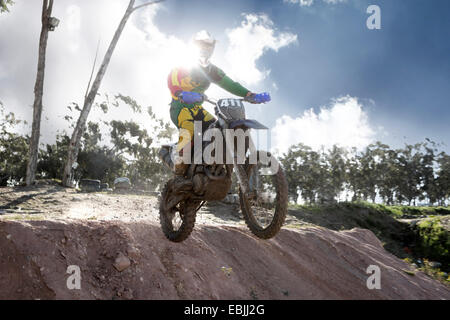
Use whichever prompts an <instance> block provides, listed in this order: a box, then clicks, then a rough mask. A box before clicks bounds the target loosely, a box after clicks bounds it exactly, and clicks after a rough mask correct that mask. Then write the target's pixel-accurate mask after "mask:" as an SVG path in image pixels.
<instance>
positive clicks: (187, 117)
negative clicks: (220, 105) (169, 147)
mask: <svg viewBox="0 0 450 320" xmlns="http://www.w3.org/2000/svg"><path fill="white" fill-rule="evenodd" d="M194 121H202V122H203V124H202V129H203V131H205V130H206V129H208V126H209V125H210V124H211V123H213V122H214V121H216V119H215V118H214V116H213V115H212V114H210V113H209V112H208V111H206V110H205V109H204V108H203V107H202V106H195V107H193V108H190V109H189V108H183V109H181V111H180V113H179V114H178V129H179V130H180V134H179V138H178V145H177V151H178V152H179V151H180V150H182V149H183V148H184V147H185V146H186V145H187V144H188V143H192V141H193V137H194Z"/></svg>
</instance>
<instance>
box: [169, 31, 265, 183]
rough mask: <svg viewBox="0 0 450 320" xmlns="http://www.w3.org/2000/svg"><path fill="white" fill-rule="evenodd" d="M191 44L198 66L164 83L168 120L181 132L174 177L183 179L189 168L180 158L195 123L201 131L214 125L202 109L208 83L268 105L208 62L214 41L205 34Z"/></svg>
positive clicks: (180, 70) (261, 96) (176, 70)
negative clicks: (166, 91)
mask: <svg viewBox="0 0 450 320" xmlns="http://www.w3.org/2000/svg"><path fill="white" fill-rule="evenodd" d="M193 42H194V45H195V46H196V47H197V49H198V53H199V54H198V55H199V56H198V62H197V65H196V66H195V67H192V68H185V67H178V68H174V69H173V70H172V71H171V72H170V74H169V76H168V79H167V84H168V87H169V89H170V93H171V95H172V102H171V103H170V118H171V120H172V122H173V123H174V124H175V126H176V127H177V128H178V129H179V130H180V134H179V139H178V144H177V150H176V151H177V159H176V160H175V161H174V172H175V174H176V175H184V174H185V172H186V169H187V168H188V167H189V164H185V163H183V161H182V160H181V156H182V151H183V147H185V146H186V144H188V143H191V145H192V144H193V139H192V138H193V136H194V121H202V128H203V130H205V129H206V128H208V126H209V125H210V124H211V123H213V122H214V121H216V119H215V118H214V116H213V115H211V114H210V113H209V112H208V111H206V110H205V109H204V108H203V107H202V103H203V100H204V96H203V93H204V92H205V91H206V90H207V89H208V88H209V86H210V84H211V82H212V83H215V84H217V85H218V86H220V87H221V88H222V89H225V90H226V91H228V92H230V93H232V94H234V95H237V96H239V97H243V98H244V97H245V98H246V100H247V101H248V102H250V103H263V102H268V101H270V95H269V94H268V93H261V94H255V93H253V92H251V91H250V90H248V89H246V88H244V87H243V86H242V85H240V84H239V83H237V82H235V81H233V80H231V79H230V78H229V77H228V76H227V75H226V74H225V73H224V72H223V71H222V70H221V69H219V68H218V67H217V66H215V65H214V64H212V63H211V62H210V58H211V56H212V54H213V52H214V48H215V45H216V40H215V39H214V38H213V37H211V35H210V34H209V33H208V32H207V31H205V30H203V31H200V32H198V33H197V34H196V35H195V36H194V39H193ZM181 129H185V130H187V131H185V132H188V133H189V135H190V136H189V137H188V136H187V135H186V134H184V135H183V134H182V133H181Z"/></svg>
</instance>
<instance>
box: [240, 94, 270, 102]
mask: <svg viewBox="0 0 450 320" xmlns="http://www.w3.org/2000/svg"><path fill="white" fill-rule="evenodd" d="M245 100H246V101H248V102H250V103H253V104H259V103H266V102H269V101H270V100H271V98H270V94H269V93H268V92H263V93H252V92H249V93H248V94H247V96H246V97H245Z"/></svg>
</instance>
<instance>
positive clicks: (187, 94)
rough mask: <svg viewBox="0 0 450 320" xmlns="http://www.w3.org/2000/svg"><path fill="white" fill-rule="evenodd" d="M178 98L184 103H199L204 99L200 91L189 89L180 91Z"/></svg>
mask: <svg viewBox="0 0 450 320" xmlns="http://www.w3.org/2000/svg"><path fill="white" fill-rule="evenodd" d="M178 98H180V100H181V102H183V103H186V104H193V103H201V102H203V100H204V96H203V95H202V94H201V93H198V92H191V91H182V92H180V93H179V94H178Z"/></svg>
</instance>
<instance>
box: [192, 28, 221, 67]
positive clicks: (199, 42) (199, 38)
mask: <svg viewBox="0 0 450 320" xmlns="http://www.w3.org/2000/svg"><path fill="white" fill-rule="evenodd" d="M194 44H195V45H196V46H197V47H198V49H199V60H200V61H199V62H200V65H202V66H208V65H209V59H210V58H211V56H212V54H213V53H214V48H215V46H216V39H214V38H213V37H212V36H211V35H210V34H209V32H208V31H206V30H202V31H200V32H197V34H196V35H195V36H194Z"/></svg>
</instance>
